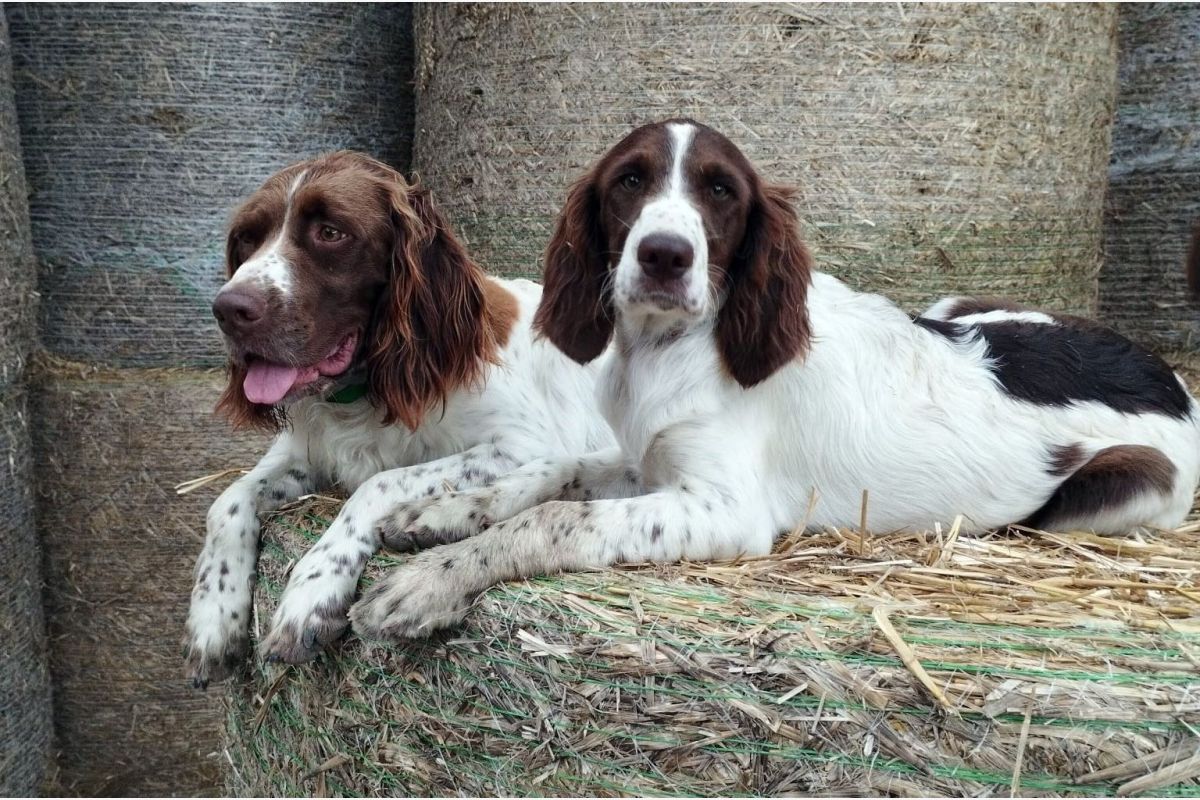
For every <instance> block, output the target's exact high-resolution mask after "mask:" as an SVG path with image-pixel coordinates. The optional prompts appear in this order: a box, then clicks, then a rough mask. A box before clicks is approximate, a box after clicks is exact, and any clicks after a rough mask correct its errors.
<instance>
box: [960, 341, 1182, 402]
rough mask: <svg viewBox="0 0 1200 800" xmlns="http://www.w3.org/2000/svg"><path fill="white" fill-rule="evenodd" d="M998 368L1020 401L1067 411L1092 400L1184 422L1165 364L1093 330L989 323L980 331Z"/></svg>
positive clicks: (1179, 394)
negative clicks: (1072, 406) (1067, 408)
mask: <svg viewBox="0 0 1200 800" xmlns="http://www.w3.org/2000/svg"><path fill="white" fill-rule="evenodd" d="M977 327H978V328H979V331H980V333H981V335H982V336H983V338H984V339H985V340H986V341H987V345H988V357H989V358H991V359H992V361H993V367H992V370H993V372H995V374H996V377H997V378H998V379H999V380H1000V384H1001V385H1002V386H1003V387H1004V390H1005V391H1006V392H1008V393H1009V394H1010V395H1012V396H1013V397H1015V398H1017V399H1019V400H1025V401H1027V402H1030V403H1038V404H1040V405H1049V406H1064V405H1067V404H1068V403H1071V402H1073V401H1087V400H1091V401H1094V402H1097V403H1103V404H1104V405H1106V406H1108V407H1109V408H1113V409H1115V410H1117V411H1123V412H1125V413H1129V414H1138V413H1156V414H1165V415H1166V416H1169V417H1175V418H1178V419H1183V418H1185V417H1186V416H1187V415H1188V411H1189V407H1190V406H1189V398H1188V395H1187V392H1186V391H1184V388H1183V386H1181V385H1180V383H1179V381H1178V380H1177V379H1176V378H1175V373H1174V372H1173V371H1172V370H1171V368H1170V367H1169V366H1167V363H1166V362H1165V361H1163V360H1162V359H1161V358H1159V357H1158V356H1156V355H1154V354H1153V353H1151V352H1149V351H1147V350H1144V349H1142V348H1141V347H1138V346H1137V345H1136V344H1134V343H1133V342H1131V341H1129V340H1128V339H1126V338H1125V337H1124V336H1121V335H1120V334H1118V333H1116V332H1115V331H1112V330H1109V329H1108V328H1104V327H1102V326H1100V325H1094V324H1086V323H1084V324H1060V325H1044V324H1040V323H1036V322H990V323H984V324H981V325H978V326H977Z"/></svg>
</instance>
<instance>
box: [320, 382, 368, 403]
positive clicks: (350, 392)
mask: <svg viewBox="0 0 1200 800" xmlns="http://www.w3.org/2000/svg"><path fill="white" fill-rule="evenodd" d="M366 396H367V385H366V384H365V383H352V384H350V385H349V386H343V387H342V388H341V389H338V390H337V391H336V392H334V393H333V394H331V395H329V396H328V397H326V398H325V402H327V403H338V404H342V405H344V404H346V403H353V402H354V401H355V400H361V399H362V398H364V397H366Z"/></svg>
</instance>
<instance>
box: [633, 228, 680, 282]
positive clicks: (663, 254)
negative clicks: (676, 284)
mask: <svg viewBox="0 0 1200 800" xmlns="http://www.w3.org/2000/svg"><path fill="white" fill-rule="evenodd" d="M693 256H694V253H693V251H692V246H691V245H690V244H688V243H687V240H685V239H684V238H683V237H682V236H676V235H675V234H673V233H652V234H650V235H649V236H647V237H646V238H644V239H642V241H640V242H639V243H638V248H637V259H638V263H639V264H641V265H642V272H644V273H645V274H646V277H647V278H650V279H651V280H656V281H669V280H674V279H676V278H679V277H680V276H682V275H683V273H685V272H687V271H688V270H689V269H690V268H691V266H692V258H693Z"/></svg>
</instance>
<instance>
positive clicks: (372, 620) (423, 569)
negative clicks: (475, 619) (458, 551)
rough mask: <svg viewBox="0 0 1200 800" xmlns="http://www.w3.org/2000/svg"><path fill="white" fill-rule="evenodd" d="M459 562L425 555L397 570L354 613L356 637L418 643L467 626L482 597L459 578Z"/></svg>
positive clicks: (375, 586)
mask: <svg viewBox="0 0 1200 800" xmlns="http://www.w3.org/2000/svg"><path fill="white" fill-rule="evenodd" d="M454 564H455V556H453V555H449V554H439V553H437V552H436V551H430V552H427V553H423V554H421V555H419V556H417V557H416V558H414V559H413V560H412V561H411V562H409V563H407V564H404V565H403V566H400V567H396V568H395V569H393V570H392V571H391V572H389V573H388V574H387V575H386V576H384V577H383V578H381V579H380V580H379V582H378V583H376V584H375V585H374V586H372V587H371V589H370V591H368V592H367V593H366V594H365V595H363V598H362V599H361V600H359V601H358V602H357V603H355V604H354V607H353V608H351V609H350V622H351V624H352V625H353V626H354V632H355V633H357V634H358V635H359V636H363V637H365V638H369V639H390V640H399V639H413V638H416V637H419V636H426V635H428V634H430V633H432V632H433V631H436V630H438V629H440V628H448V627H451V626H453V625H457V624H458V623H460V622H462V620H463V618H464V617H465V616H466V614H467V609H468V608H470V606H471V602H472V601H473V600H474V599H475V597H476V596H477V595H478V592H474V591H469V590H467V589H465V588H464V587H463V581H462V580H461V578H462V576H455V575H454V574H453V572H454Z"/></svg>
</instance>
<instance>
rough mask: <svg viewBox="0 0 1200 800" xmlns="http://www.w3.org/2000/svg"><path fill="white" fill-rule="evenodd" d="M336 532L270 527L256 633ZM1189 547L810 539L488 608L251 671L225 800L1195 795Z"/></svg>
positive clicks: (1153, 542) (303, 525) (522, 589)
mask: <svg viewBox="0 0 1200 800" xmlns="http://www.w3.org/2000/svg"><path fill="white" fill-rule="evenodd" d="M337 508H338V503H337V502H336V501H332V500H328V499H320V498H317V499H311V500H308V501H304V502H301V503H300V504H298V505H297V506H295V507H293V508H291V509H290V510H288V511H286V512H284V513H281V514H280V515H278V517H277V518H276V519H275V521H273V522H272V523H271V524H270V525H268V526H267V528H266V534H265V544H264V550H263V554H262V557H261V560H260V566H259V570H260V575H261V579H260V584H259V590H258V592H257V596H256V605H255V611H256V613H255V621H254V628H255V631H256V633H262V632H264V631H263V629H264V627H265V626H266V625H267V624H268V622H269V620H270V615H271V613H272V611H273V608H274V606H275V604H276V602H277V599H278V596H279V594H280V592H281V591H282V588H283V586H284V585H285V583H286V579H287V574H288V570H289V568H290V567H291V566H292V565H293V564H294V563H295V561H296V560H297V559H298V558H299V556H300V555H301V553H302V552H303V551H304V549H305V548H307V547H308V546H309V545H311V544H312V542H313V541H314V540H315V538H316V537H317V536H318V535H319V534H320V533H321V532H322V531H323V530H324V528H325V527H326V526H327V525H328V523H329V522H330V520H331V519H332V518H333V516H334V515H335V514H336V511H337ZM1198 536H1200V513H1197V514H1194V515H1193V519H1192V521H1191V522H1190V523H1189V524H1188V525H1186V526H1185V527H1183V528H1181V529H1180V530H1178V531H1175V532H1161V533H1156V534H1154V535H1145V536H1134V537H1130V538H1126V539H1116V538H1102V537H1096V536H1093V535H1089V534H1084V533H1042V532H1035V531H1030V532H1026V533H1021V534H1013V535H1000V534H992V535H987V536H978V537H958V536H956V535H955V533H954V532H953V531H952V530H946V529H943V530H940V531H937V532H929V533H919V534H913V533H896V534H888V535H880V536H875V537H869V538H866V539H865V540H864V538H863V537H861V536H859V534H858V533H857V532H854V531H827V532H824V533H818V534H808V535H792V536H790V537H787V538H785V539H784V540H783V541H781V542H780V544H779V546H778V547H777V548H776V550H775V552H774V553H773V554H772V555H771V556H769V557H766V558H761V559H754V560H750V561H745V562H742V563H734V564H713V565H704V564H685V565H677V566H670V567H624V568H620V569H611V570H606V571H602V572H594V573H582V574H572V575H565V576H561V577H557V578H539V579H536V580H531V581H523V582H517V583H511V584H507V585H503V586H499V587H496V588H494V589H492V590H491V591H489V592H487V593H486V594H484V595H482V596H481V598H480V599H479V600H478V601H477V603H476V605H475V607H474V608H473V610H472V613H471V614H470V616H469V617H468V620H467V622H466V624H465V626H464V627H463V628H462V629H460V630H457V631H453V632H451V633H448V634H444V635H440V636H438V637H435V638H433V639H430V640H427V641H421V642H414V643H412V644H411V645H407V646H397V647H394V646H383V645H376V644H369V643H364V642H362V641H359V640H357V639H355V638H349V639H347V640H343V641H342V642H341V643H339V644H338V645H337V646H335V647H334V648H333V649H332V651H331V652H330V653H329V654H327V655H326V656H325V657H324V658H323V659H322V660H321V661H320V662H319V663H317V664H315V665H311V666H305V667H299V668H287V669H282V670H279V669H264V668H263V667H262V666H257V667H256V668H255V669H256V672H255V673H254V675H253V677H252V679H251V681H250V683H249V684H248V685H246V686H244V687H242V688H241V691H239V692H231V693H230V695H229V697H230V701H231V705H230V708H229V714H228V745H227V749H226V756H227V758H228V759H229V761H230V763H231V765H232V773H231V785H230V791H231V792H232V793H237V794H243V795H280V794H287V795H305V794H317V795H324V794H332V795H347V796H357V795H364V796H380V795H397V794H403V795H460V796H488V795H497V794H498V795H570V796H588V795H646V796H660V795H662V796H677V795H704V796H711V795H723V796H728V795H789V794H805V795H810V794H816V795H823V794H833V795H878V794H886V795H897V796H930V795H935V796H936V795H951V796H1007V795H1008V794H1009V793H1010V792H1015V793H1017V794H1021V795H1031V796H1064V795H1071V796H1106V795H1112V794H1114V793H1120V794H1134V795H1137V794H1150V795H1156V796H1172V797H1196V796H1200V755H1198V753H1200V586H1198V585H1197V581H1198V576H1200V549H1198V548H1197V546H1196V541H1197V537H1198ZM395 563H398V561H397V559H393V558H389V557H380V558H376V559H375V560H374V561H373V562H372V563H371V564H370V566H369V569H368V576H367V581H368V582H369V581H371V580H374V579H376V578H377V577H378V576H379V575H380V574H381V573H382V572H383V571H384V570H386V569H387V568H388V566H390V565H392V564H395Z"/></svg>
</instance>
